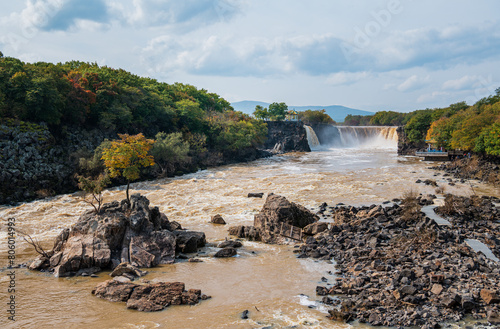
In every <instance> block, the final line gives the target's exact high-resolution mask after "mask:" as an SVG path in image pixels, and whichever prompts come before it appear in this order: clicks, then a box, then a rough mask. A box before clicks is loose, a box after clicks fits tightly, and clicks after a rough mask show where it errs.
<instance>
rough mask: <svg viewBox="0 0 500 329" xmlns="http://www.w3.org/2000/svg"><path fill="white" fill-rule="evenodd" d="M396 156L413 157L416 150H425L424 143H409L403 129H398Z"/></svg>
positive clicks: (425, 145)
mask: <svg viewBox="0 0 500 329" xmlns="http://www.w3.org/2000/svg"><path fill="white" fill-rule="evenodd" d="M397 132H398V155H415V152H416V151H418V150H422V149H425V148H426V147H427V144H425V142H421V143H414V142H410V141H409V140H408V138H407V137H406V134H405V131H404V127H398V130H397Z"/></svg>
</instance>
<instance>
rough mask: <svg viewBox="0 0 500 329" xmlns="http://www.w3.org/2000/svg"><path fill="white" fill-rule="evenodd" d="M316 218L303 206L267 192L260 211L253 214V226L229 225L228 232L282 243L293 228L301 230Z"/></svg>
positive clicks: (250, 238) (253, 238)
mask: <svg viewBox="0 0 500 329" xmlns="http://www.w3.org/2000/svg"><path fill="white" fill-rule="evenodd" d="M318 220H319V217H318V216H317V215H315V214H313V213H312V212H311V211H309V210H308V209H306V208H305V207H303V206H301V205H299V204H296V203H294V202H290V201H288V200H287V199H286V198H285V197H283V196H280V195H277V194H273V193H269V195H268V196H267V199H266V202H265V204H264V206H263V207H262V209H261V211H260V212H259V213H258V214H257V215H255V218H254V226H246V227H245V226H235V227H231V228H230V229H229V234H230V235H235V236H237V237H240V238H247V239H249V240H259V241H263V242H265V243H282V242H284V240H285V237H286V236H291V235H293V234H289V232H292V233H293V228H297V229H300V230H301V229H303V228H305V227H306V226H308V225H310V224H313V223H315V222H317V221H318ZM298 237H299V238H300V237H301V233H299V236H298Z"/></svg>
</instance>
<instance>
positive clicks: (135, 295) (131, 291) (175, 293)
mask: <svg viewBox="0 0 500 329" xmlns="http://www.w3.org/2000/svg"><path fill="white" fill-rule="evenodd" d="M92 294H93V295H95V296H97V297H100V298H103V299H106V300H109V301H111V302H126V303H127V308H130V309H134V310H137V311H142V312H155V311H161V310H163V309H164V308H166V307H168V306H170V305H195V304H197V303H199V302H200V301H201V300H205V299H208V298H210V297H209V296H206V295H204V294H202V293H201V290H198V289H189V290H188V291H186V290H185V286H184V283H182V282H159V283H153V284H134V283H130V282H121V281H119V280H115V279H113V280H108V281H105V282H102V283H100V284H99V285H97V287H96V288H95V289H94V290H93V291H92Z"/></svg>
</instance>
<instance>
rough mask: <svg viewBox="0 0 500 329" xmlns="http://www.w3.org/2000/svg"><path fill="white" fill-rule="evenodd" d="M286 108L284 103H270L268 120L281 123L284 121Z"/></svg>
mask: <svg viewBox="0 0 500 329" xmlns="http://www.w3.org/2000/svg"><path fill="white" fill-rule="evenodd" d="M287 111H288V106H287V105H286V104H285V103H283V102H282V103H272V104H270V105H269V109H268V112H269V118H270V119H271V120H276V121H281V120H284V119H285V116H286V112H287Z"/></svg>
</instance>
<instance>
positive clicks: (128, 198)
mask: <svg viewBox="0 0 500 329" xmlns="http://www.w3.org/2000/svg"><path fill="white" fill-rule="evenodd" d="M129 188H130V181H129V180H127V201H128V203H129V204H130V197H129V195H128V189H129Z"/></svg>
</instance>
